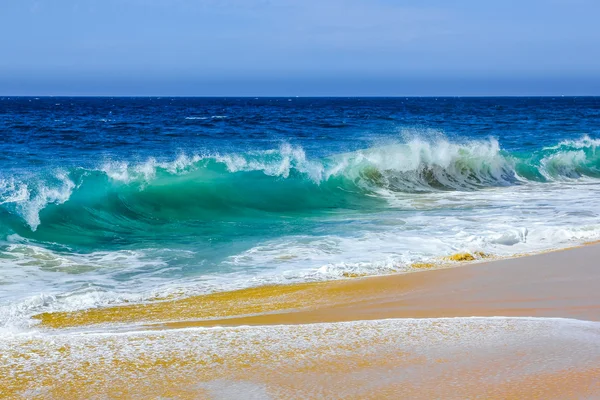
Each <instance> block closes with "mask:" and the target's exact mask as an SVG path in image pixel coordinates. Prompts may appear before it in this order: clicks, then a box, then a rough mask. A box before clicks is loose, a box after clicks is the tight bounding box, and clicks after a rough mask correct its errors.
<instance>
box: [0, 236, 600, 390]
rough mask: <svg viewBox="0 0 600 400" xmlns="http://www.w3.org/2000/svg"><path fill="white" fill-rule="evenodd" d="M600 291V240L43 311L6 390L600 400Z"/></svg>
mask: <svg viewBox="0 0 600 400" xmlns="http://www.w3.org/2000/svg"><path fill="white" fill-rule="evenodd" d="M599 288H600V246H599V245H597V244H595V245H589V246H583V247H580V248H576V249H572V250H566V251H557V252H551V253H546V254H541V255H535V256H529V257H522V258H517V259H510V260H500V261H491V262H485V263H478V264H472V265H466V266H463V267H458V268H449V269H440V270H432V271H424V272H419V273H412V274H404V275H392V276H385V277H373V278H358V279H351V280H346V281H338V282H321V283H308V284H301V285H290V286H279V287H278V286H273V287H263V288H255V289H246V290H241V291H237V292H229V293H222V294H214V295H209V296H197V297H191V298H187V299H181V300H172V301H163V302H159V303H152V304H148V305H128V306H122V307H111V308H105V309H98V310H89V311H84V312H75V313H53V314H44V315H40V316H39V319H40V320H41V327H42V328H43V330H44V332H43V333H41V334H36V335H32V336H31V337H15V338H13V339H10V340H8V341H5V342H4V343H0V361H1V362H0V376H2V377H4V378H0V397H2V396H4V397H7V398H12V397H14V398H90V397H93V396H96V397H97V398H158V397H162V398H186V399H187V398H189V399H193V398H215V399H238V398H239V399H252V398H255V399H270V398H272V399H279V398H290V399H292V398H348V399H355V398H356V399H359V398H361V399H362V398H372V399H378V398H450V399H454V398H457V399H458V398H461V399H462V398H497V399H506V398H535V399H549V398H555V399H564V398H573V399H576V398H600V369H599V368H598V366H599V365H600V322H593V321H600V290H599ZM495 316H504V317H510V318H494V317H495ZM471 317H476V318H471ZM524 317H534V318H524ZM556 317H562V318H571V319H561V318H558V319H556ZM573 319H579V320H586V321H577V320H573ZM589 321H592V322H589ZM107 323H108V324H109V325H106V324H107ZM115 324H116V325H115ZM127 327H129V328H127ZM90 329H93V331H90ZM7 377H8V378H7Z"/></svg>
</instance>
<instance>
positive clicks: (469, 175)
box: [0, 136, 600, 234]
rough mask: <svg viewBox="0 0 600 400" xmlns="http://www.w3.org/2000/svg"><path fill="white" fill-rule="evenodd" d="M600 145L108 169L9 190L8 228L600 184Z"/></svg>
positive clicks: (4, 198)
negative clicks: (585, 180)
mask: <svg viewBox="0 0 600 400" xmlns="http://www.w3.org/2000/svg"><path fill="white" fill-rule="evenodd" d="M599 146H600V140H595V139H591V138H589V137H587V136H585V137H583V138H581V139H580V140H576V141H563V142H560V143H559V144H557V145H556V146H552V147H546V148H543V149H539V150H536V151H533V152H531V153H514V154H512V153H509V152H507V151H504V150H502V149H501V148H500V145H499V143H498V141H497V140H495V139H489V140H484V141H465V142H452V141H449V140H446V139H438V140H435V141H427V140H423V139H419V138H416V139H413V140H410V141H408V142H405V143H396V144H392V145H388V146H379V147H373V148H369V149H365V150H360V151H356V152H351V153H344V154H338V155H334V156H330V157H327V158H323V159H309V158H308V157H307V156H306V154H305V152H304V151H303V149H302V148H301V147H296V146H292V145H289V144H284V145H282V146H281V147H280V148H278V149H273V150H265V151H254V152H247V153H243V154H203V155H193V156H188V155H182V156H180V157H178V158H177V159H175V160H173V161H170V162H159V161H157V160H156V159H148V160H147V161H146V162H144V163H139V164H129V163H127V162H124V161H112V162H107V163H105V164H104V165H101V166H99V167H98V168H95V169H86V168H71V169H69V170H61V171H54V172H52V173H50V174H48V175H43V176H42V175H39V174H38V175H31V176H29V177H26V178H23V177H16V176H9V177H4V178H2V179H1V180H0V215H2V216H1V217H0V220H1V221H2V228H0V229H6V228H7V227H10V229H11V230H12V231H16V232H18V233H19V234H26V231H27V230H28V231H29V232H34V231H36V229H38V227H40V226H41V225H44V224H54V225H64V226H66V225H69V226H72V225H75V226H77V227H78V229H80V230H83V229H88V228H95V229H97V228H99V227H100V228H101V227H102V226H103V225H107V226H108V225H110V226H112V227H121V229H128V228H132V229H133V228H136V227H137V228H139V227H140V226H136V224H139V223H140V222H143V223H146V224H147V223H150V224H159V225H160V224H161V223H164V222H172V221H180V222H182V221H183V222H185V221H198V220H200V221H203V220H204V221H206V220H221V219H223V218H225V219H226V218H227V217H228V216H231V215H235V216H244V215H245V216H248V215H256V214H257V213H265V212H267V213H293V212H309V211H310V212H314V211H319V210H323V211H328V210H332V209H340V208H341V209H364V208H373V207H386V206H388V204H387V203H386V200H385V199H386V196H387V197H389V195H390V194H394V193H423V192H435V191H474V190H481V189H485V188H489V187H498V186H510V185H523V184H528V183H529V182H551V181H562V180H573V179H580V178H586V177H587V178H599V177H600V152H598V151H597V150H598V148H599Z"/></svg>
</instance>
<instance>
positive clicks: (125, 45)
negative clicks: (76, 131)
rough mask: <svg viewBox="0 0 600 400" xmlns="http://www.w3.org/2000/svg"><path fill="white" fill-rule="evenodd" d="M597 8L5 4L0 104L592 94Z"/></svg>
mask: <svg viewBox="0 0 600 400" xmlns="http://www.w3.org/2000/svg"><path fill="white" fill-rule="evenodd" d="M599 15H600V1H598V0H518V1H513V0H0V95H109V96H110V95H140V96H146V95H157V96H165V95H181V96H295V95H296V96H442V95H451V96H468V95H561V94H563V95H600V51H599V50H598V49H599V48H600V45H599V44H600V28H599V27H598V26H599V25H598V16H599Z"/></svg>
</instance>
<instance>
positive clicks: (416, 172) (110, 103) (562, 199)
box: [0, 97, 600, 327]
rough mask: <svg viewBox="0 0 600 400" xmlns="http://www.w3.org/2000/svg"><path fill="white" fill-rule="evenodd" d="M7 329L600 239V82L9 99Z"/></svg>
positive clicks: (3, 284)
mask: <svg viewBox="0 0 600 400" xmlns="http://www.w3.org/2000/svg"><path fill="white" fill-rule="evenodd" d="M0 158H1V163H0V327H2V326H4V327H6V326H12V325H19V324H22V323H26V321H27V318H28V317H29V316H31V315H32V314H35V313H39V312H42V311H51V310H74V309H82V308H89V307H101V306H104V305H108V304H119V303H122V302H132V301H133V302H145V301H153V300H154V299H157V298H161V297H163V296H166V295H171V296H188V295H192V294H198V293H206V292H211V291H219V290H230V289H234V288H242V287H249V286H256V285H262V284H271V283H287V282H299V281H312V280H324V279H343V278H344V277H346V276H348V275H349V274H351V275H354V274H367V275H369V274H385V273H391V272H403V271H412V270H414V268H413V266H412V265H413V264H415V263H422V262H427V263H430V262H431V263H438V262H443V258H444V257H446V256H448V255H451V254H454V253H458V252H469V253H471V254H480V253H479V252H483V253H485V254H488V255H491V256H497V257H506V256H511V255H516V254H523V253H531V252H537V251H542V250H547V249H553V248H562V247H568V246H573V245H576V244H579V243H583V242H586V241H591V240H597V239H600V98H595V97H585V98H584V97H581V98H572V97H557V98H525V97H523V98H64V97H43V98H30V97H16V98H9V97H3V98H2V97H0Z"/></svg>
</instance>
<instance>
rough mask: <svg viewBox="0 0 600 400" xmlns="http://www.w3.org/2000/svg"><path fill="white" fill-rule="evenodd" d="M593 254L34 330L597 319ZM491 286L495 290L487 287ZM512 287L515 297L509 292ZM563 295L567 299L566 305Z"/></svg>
mask: <svg viewBox="0 0 600 400" xmlns="http://www.w3.org/2000/svg"><path fill="white" fill-rule="evenodd" d="M595 254H600V243H598V242H592V243H585V244H582V245H578V246H574V247H570V248H564V249H555V250H550V251H546V252H541V253H535V254H531V255H523V256H516V257H512V258H503V259H479V260H476V261H474V262H466V263H458V264H447V265H444V266H437V267H435V268H431V269H424V270H422V271H414V272H409V273H397V274H390V275H380V276H366V277H356V278H353V279H341V280H329V281H319V282H304V283H296V284H289V285H272V286H258V287H251V288H247V289H240V290H235V291H227V292H217V293H212V294H207V295H199V296H191V297H186V298H182V299H176V300H167V301H161V302H152V303H142V304H131V305H119V306H113V307H105V308H98V309H89V310H82V311H74V312H53V313H42V314H38V315H36V316H34V318H35V319H38V320H40V324H39V325H38V326H40V327H48V328H69V327H85V326H95V325H99V324H106V323H109V324H135V325H137V327H138V328H142V329H147V328H151V329H170V328H182V327H192V326H236V325H265V324H269V325H273V324H303V323H315V322H341V321H354V320H363V319H382V318H436V317H465V316H550V317H568V318H576V319H584V320H600V295H596V296H593V295H590V293H588V294H587V295H585V296H579V294H580V293H582V292H586V291H587V292H592V293H593V292H594V290H593V288H592V287H591V286H594V285H595V284H598V285H599V287H600V270H599V271H595V270H594V268H593V266H590V265H589V264H590V263H589V262H588V261H587V260H588V259H592V260H593V258H594V257H595ZM572 259H574V260H576V262H575V264H576V265H575V267H574V268H575V269H576V270H572V271H571V278H570V279H571V282H569V285H568V286H565V287H561V286H560V285H556V284H554V283H553V282H552V281H551V279H561V278H565V277H564V276H563V275H564V270H563V269H562V268H561V267H562V265H563V264H564V265H568V264H569V263H570V262H571V261H572ZM540 264H545V265H549V267H546V268H544V267H543V266H541V267H540ZM523 274H525V275H523ZM540 274H542V276H545V280H543V281H542V282H540V283H539V284H538V285H534V286H533V287H531V288H529V289H530V290H525V291H523V289H524V288H523V287H521V286H523V285H525V286H526V285H527V282H528V281H531V280H535V279H540V276H539V275H540ZM512 276H520V277H521V278H522V280H524V281H523V282H520V283H517V282H513V281H512ZM577 278H578V279H579V280H578V281H577V282H573V279H577ZM549 279H550V280H549ZM491 280H493V281H494V282H495V285H491V286H490V281H491ZM482 284H484V285H487V296H485V295H484V293H483V292H481V291H480V290H478V289H476V288H478V287H480V286H481V285H482ZM573 285H576V287H573ZM510 288H513V289H515V290H516V291H514V292H511V291H510V290H507V289H510ZM579 288H585V290H579ZM536 290H537V291H538V292H539V294H536V293H535V291H536ZM457 291H459V292H460V296H457V295H456V293H457ZM565 291H568V295H569V296H570V298H569V299H566V298H564V296H565V295H567V292H565ZM529 292H533V293H529ZM552 293H563V294H562V295H560V296H562V298H561V297H560V296H559V298H553V296H552ZM528 296H529V298H528ZM442 305H443V306H442Z"/></svg>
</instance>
